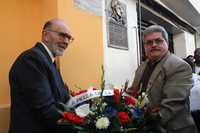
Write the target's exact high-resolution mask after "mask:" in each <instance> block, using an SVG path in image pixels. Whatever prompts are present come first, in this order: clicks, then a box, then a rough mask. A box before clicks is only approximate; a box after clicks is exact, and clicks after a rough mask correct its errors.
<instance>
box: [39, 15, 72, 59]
mask: <svg viewBox="0 0 200 133" xmlns="http://www.w3.org/2000/svg"><path fill="white" fill-rule="evenodd" d="M72 39H73V38H72V35H71V32H70V29H69V27H68V25H67V24H66V23H65V21H64V20H62V19H57V18H56V19H51V20H49V21H47V22H46V23H45V24H44V27H43V32H42V42H44V44H45V45H46V46H47V47H48V48H49V49H50V51H51V52H52V53H53V55H54V56H61V55H63V53H64V50H65V49H66V48H67V46H68V44H69V43H70V42H71V40H72Z"/></svg>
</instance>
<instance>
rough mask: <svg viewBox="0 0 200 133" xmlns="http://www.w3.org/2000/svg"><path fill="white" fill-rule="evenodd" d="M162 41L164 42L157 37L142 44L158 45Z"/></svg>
mask: <svg viewBox="0 0 200 133" xmlns="http://www.w3.org/2000/svg"><path fill="white" fill-rule="evenodd" d="M163 42H164V40H163V39H160V38H157V39H154V40H148V41H146V42H144V44H146V45H149V46H152V45H153V44H156V45H160V44H162V43H163Z"/></svg>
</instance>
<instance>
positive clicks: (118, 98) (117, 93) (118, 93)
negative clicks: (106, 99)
mask: <svg viewBox="0 0 200 133" xmlns="http://www.w3.org/2000/svg"><path fill="white" fill-rule="evenodd" d="M113 100H114V102H115V103H119V102H120V91H119V90H118V89H114V96H113Z"/></svg>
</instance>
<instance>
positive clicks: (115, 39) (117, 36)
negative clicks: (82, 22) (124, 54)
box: [106, 0, 128, 50]
mask: <svg viewBox="0 0 200 133" xmlns="http://www.w3.org/2000/svg"><path fill="white" fill-rule="evenodd" d="M106 2H107V3H106V21H107V34H108V47H112V48H119V49H124V50H128V35H127V19H126V17H127V15H126V5H125V4H123V3H121V2H119V1H118V0H108V1H106Z"/></svg>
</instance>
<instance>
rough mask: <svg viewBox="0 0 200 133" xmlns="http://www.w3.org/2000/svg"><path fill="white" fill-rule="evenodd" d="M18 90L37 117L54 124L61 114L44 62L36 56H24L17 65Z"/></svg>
mask: <svg viewBox="0 0 200 133" xmlns="http://www.w3.org/2000/svg"><path fill="white" fill-rule="evenodd" d="M17 69H18V70H17V72H18V73H17V81H18V82H19V84H20V87H19V90H18V92H19V93H20V95H21V97H22V99H23V100H24V102H26V104H27V108H30V109H31V110H32V111H33V112H34V113H35V114H36V116H38V118H39V119H41V120H42V121H44V122H45V123H46V124H55V123H56V121H57V120H58V119H60V118H61V117H62V115H61V114H60V113H59V112H58V110H57V108H56V102H55V99H54V95H53V94H52V91H51V90H52V88H51V86H50V82H49V77H48V71H47V69H46V67H45V64H44V63H42V61H40V60H38V59H36V58H31V57H29V58H26V59H24V60H22V61H21V62H20V65H19V67H17Z"/></svg>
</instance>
